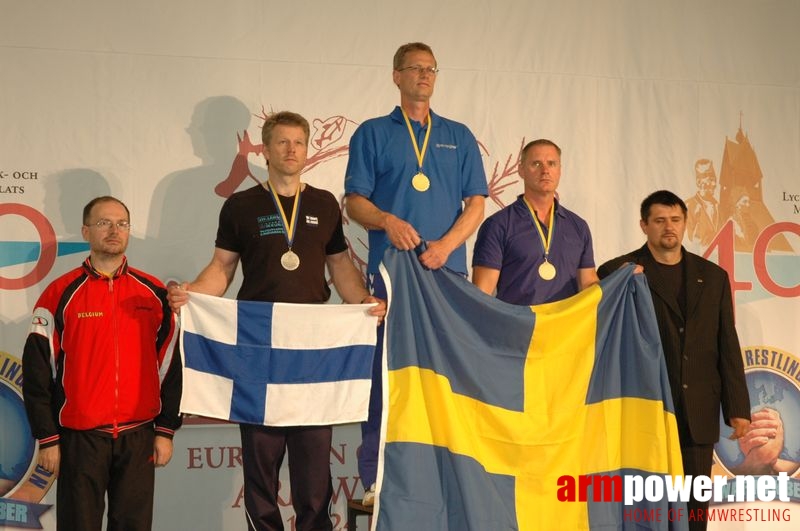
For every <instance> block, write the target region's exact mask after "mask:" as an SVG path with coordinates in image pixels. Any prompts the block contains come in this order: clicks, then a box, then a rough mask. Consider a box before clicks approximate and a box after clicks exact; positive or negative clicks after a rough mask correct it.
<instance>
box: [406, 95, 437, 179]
mask: <svg viewBox="0 0 800 531" xmlns="http://www.w3.org/2000/svg"><path fill="white" fill-rule="evenodd" d="M400 111H401V112H402V113H403V118H405V120H406V127H408V134H409V135H410V136H411V145H412V146H414V153H416V154H417V164H419V170H418V171H422V161H423V160H424V159H425V153H427V152H428V140H430V138H431V129H433V127H432V123H431V113H430V111H428V130H427V131H425V140H423V142H422V151H420V150H419V143H417V137H416V136H415V135H414V129H412V128H411V120H409V119H408V115H407V114H406V111H405V110H404V109H403V108H402V107H400Z"/></svg>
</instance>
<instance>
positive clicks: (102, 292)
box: [22, 196, 181, 531]
mask: <svg viewBox="0 0 800 531" xmlns="http://www.w3.org/2000/svg"><path fill="white" fill-rule="evenodd" d="M129 232H130V213H129V211H128V208H127V207H126V206H125V205H124V204H123V203H122V202H121V201H119V200H118V199H115V198H113V197H109V196H104V197H98V198H95V199H93V200H92V201H90V202H89V204H87V205H86V207H85V208H84V210H83V227H82V229H81V233H82V234H83V238H84V239H85V240H86V241H88V242H89V257H88V258H87V259H86V261H84V263H83V264H82V265H81V266H80V267H78V268H76V269H74V270H72V271H70V272H69V273H67V274H65V275H63V276H61V277H60V278H58V279H56V280H55V281H54V282H52V283H51V284H50V285H49V286H48V287H47V288H46V289H45V291H44V293H42V295H41V297H40V298H39V300H38V302H37V303H36V308H35V309H34V311H33V320H32V323H31V329H30V334H29V335H28V339H27V342H26V343H25V349H24V351H23V355H22V368H23V376H24V383H23V387H22V390H23V396H24V399H25V409H26V411H27V413H28V420H29V422H30V424H31V430H32V432H33V435H34V437H36V438H37V439H38V441H39V456H38V464H39V465H40V466H42V467H43V468H44V469H46V470H48V471H50V472H56V473H58V488H57V505H56V513H57V516H56V519H57V524H58V529H59V530H61V531H76V530H81V531H93V530H100V528H101V526H102V522H103V513H104V510H105V496H106V493H108V529H109V530H116V529H126V530H149V529H150V528H151V526H152V520H153V487H154V482H155V467H156V466H164V465H166V464H167V463H168V462H169V460H170V458H171V457H172V436H173V435H174V433H175V430H176V429H178V428H179V427H180V425H181V419H180V416H179V414H178V407H179V404H180V396H181V370H180V356H177V355H173V351H174V346H175V339H176V337H177V333H176V330H175V319H174V317H173V314H172V312H171V311H170V309H169V306H168V304H167V301H166V289H165V288H164V286H163V284H162V283H161V282H160V281H159V280H157V279H156V278H155V277H152V276H150V275H148V274H146V273H143V272H141V271H138V270H136V269H133V268H131V267H129V266H128V262H127V259H126V257H125V250H126V248H127V246H128V237H129Z"/></svg>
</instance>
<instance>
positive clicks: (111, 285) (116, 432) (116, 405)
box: [108, 277, 119, 439]
mask: <svg viewBox="0 0 800 531" xmlns="http://www.w3.org/2000/svg"><path fill="white" fill-rule="evenodd" d="M108 291H109V292H110V293H111V322H112V326H113V328H114V429H113V431H112V437H113V438H114V439H116V438H117V436H119V425H118V422H117V421H118V419H119V323H118V322H117V300H116V299H117V294H116V292H115V291H114V277H109V278H108Z"/></svg>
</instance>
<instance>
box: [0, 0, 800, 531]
mask: <svg viewBox="0 0 800 531" xmlns="http://www.w3.org/2000/svg"><path fill="white" fill-rule="evenodd" d="M798 22H800V3H798V2H796V1H794V0H761V1H752V0H724V1H723V0H709V1H697V0H694V1H688V0H675V1H672V2H663V1H656V0H598V1H582V0H564V1H560V2H545V1H542V0H494V1H491V0H462V1H455V0H445V1H440V2H425V1H421V0H406V1H405V2H384V1H374V0H373V1H367V0H340V1H338V2H313V1H306V2H276V1H272V0H268V1H263V0H229V1H227V2H212V1H209V0H201V1H197V0H194V1H189V0H172V1H169V2H163V1H158V2H157V1H153V0H144V1H140V2H121V1H118V0H112V1H99V0H98V1H93V0H69V1H64V2H43V1H41V0H32V1H28V2H16V1H11V0H0V81H2V82H1V83H0V298H1V299H0V320H2V322H1V323H0V334H2V337H1V338H0V351H3V352H6V353H9V354H10V355H11V356H15V357H17V358H19V357H20V356H21V351H22V345H23V343H24V339H25V335H26V332H27V328H28V316H29V314H30V311H31V308H32V304H33V303H34V302H35V300H36V298H37V297H38V295H39V293H40V292H41V290H42V289H43V288H44V286H45V285H46V284H47V283H48V282H49V281H51V280H53V279H54V278H56V277H57V276H58V275H60V274H62V273H64V272H66V271H67V270H69V269H71V268H73V267H75V266H76V265H77V264H78V262H79V261H80V260H81V258H82V257H83V255H84V254H85V249H86V248H85V246H82V245H81V244H80V243H81V239H80V230H79V229H80V212H81V209H82V207H83V205H84V204H85V203H86V202H87V201H88V200H89V199H90V198H91V197H94V196H96V195H100V194H106V193H111V194H113V195H116V196H118V197H120V198H122V199H123V200H124V201H125V202H126V203H127V204H128V206H129V207H130V209H131V214H132V223H133V224H134V229H133V231H132V238H131V245H130V248H129V257H130V261H131V263H132V264H134V265H135V266H139V267H141V268H143V269H145V270H148V271H150V272H151V273H153V274H156V275H158V276H159V277H161V278H163V279H164V280H165V281H166V280H167V279H170V278H178V279H192V278H194V276H195V275H196V274H197V273H198V272H199V270H200V268H201V267H202V266H203V265H205V264H206V263H207V261H208V259H209V258H210V256H211V252H212V248H213V240H214V232H215V228H216V216H217V213H218V211H219V207H220V206H221V204H222V201H223V200H224V198H223V197H222V196H221V195H220V194H219V193H217V192H215V189H216V190H217V191H218V192H220V193H222V195H226V194H228V193H230V191H232V190H233V189H235V188H236V187H237V186H238V187H239V188H243V187H247V186H250V185H251V184H253V183H254V182H255V181H254V180H253V179H254V178H255V179H259V178H264V176H265V175H266V172H265V170H264V164H263V158H261V157H260V156H259V155H258V154H257V146H258V144H260V124H261V118H260V117H261V116H263V113H264V112H269V111H270V110H293V111H296V112H299V113H301V114H303V115H304V116H306V118H308V119H309V121H310V122H312V149H311V150H310V152H309V155H310V156H312V157H313V162H314V163H313V165H311V166H312V167H311V168H310V169H309V171H308V172H307V173H306V176H305V178H306V180H308V181H309V182H311V183H312V184H314V185H316V186H320V187H324V188H328V189H330V190H331V191H332V192H334V194H337V195H338V196H341V194H342V189H343V174H344V168H345V165H346V160H347V159H346V155H347V153H346V147H347V143H348V140H349V137H350V135H351V134H352V132H353V130H354V129H355V127H356V126H357V124H358V123H360V122H362V121H363V120H365V119H367V118H370V117H373V116H377V115H380V114H386V113H388V112H389V111H391V109H392V108H393V106H394V105H396V104H397V103H398V101H399V98H398V94H397V90H396V88H395V87H394V86H393V85H392V83H391V59H392V55H393V54H394V51H395V50H396V48H397V46H398V45H400V44H402V43H405V42H409V41H415V40H421V41H425V42H427V43H429V44H430V45H431V46H432V47H433V49H434V51H435V53H436V56H437V59H438V61H439V66H440V68H441V72H440V74H439V76H438V81H437V86H436V93H435V95H434V99H433V108H434V110H435V111H436V112H438V113H440V114H442V115H444V116H447V117H450V118H454V119H457V120H459V121H462V122H464V123H466V124H467V125H468V126H469V127H470V128H471V129H472V131H473V132H474V133H475V135H476V137H477V138H478V140H479V141H480V143H481V145H482V148H483V154H484V163H485V167H486V171H487V176H488V177H489V179H490V189H491V190H492V197H491V200H490V201H488V202H487V205H488V206H487V212H486V213H487V215H488V214H491V213H492V212H494V211H496V210H497V209H498V208H500V207H501V206H502V205H507V204H509V203H510V202H512V201H513V200H514V198H515V197H516V195H517V194H518V193H519V192H520V190H521V184H520V183H519V182H518V177H517V176H516V173H515V172H514V166H515V162H516V159H517V155H518V152H519V148H520V146H521V144H522V143H523V141H528V140H532V139H534V138H539V137H547V138H551V139H553V140H554V141H556V142H557V143H559V144H560V145H561V147H562V148H563V150H564V154H563V166H564V169H563V176H562V181H561V186H560V190H559V191H560V196H561V199H562V201H563V203H564V204H565V205H566V206H567V207H568V208H570V209H571V210H573V211H575V212H577V213H579V214H580V215H581V216H583V217H584V218H585V219H586V220H587V221H588V223H589V225H590V227H591V228H592V231H593V235H594V244H595V257H596V260H597V263H598V265H599V264H600V263H602V262H603V261H605V260H606V259H609V258H612V257H614V256H616V255H618V254H620V253H622V252H625V251H628V250H631V249H633V248H634V247H638V246H639V245H641V244H642V243H643V237H642V235H641V232H640V231H639V228H638V221H637V220H638V204H639V202H640V201H641V200H642V198H643V197H644V196H645V195H647V194H648V193H650V192H651V191H653V190H655V189H658V188H669V189H671V190H673V191H675V192H676V193H678V194H679V195H681V196H682V197H684V198H689V197H691V196H692V195H693V194H694V193H695V191H696V187H695V170H694V168H695V162H696V161H697V160H699V159H709V160H711V161H712V163H713V165H714V168H715V170H716V174H717V176H718V178H719V180H720V184H721V185H722V187H723V188H725V190H728V191H729V192H731V193H734V192H733V191H732V189H734V188H735V189H736V194H735V195H737V197H736V198H734V199H733V201H736V199H739V198H740V197H741V196H742V195H743V194H742V193H739V191H740V189H744V191H745V192H746V194H744V195H748V199H749V202H750V204H749V208H750V211H749V212H750V214H751V215H750V219H755V220H756V221H755V225H756V227H755V228H756V229H757V230H756V231H755V233H754V234H751V235H750V236H749V237H748V238H745V240H746V241H745V240H743V242H744V243H742V245H741V246H740V248H739V249H738V250H737V251H736V252H735V253H734V247H735V245H734V241H735V234H736V229H739V230H741V227H742V226H743V225H742V223H741V221H740V220H741V218H735V219H734V220H733V221H732V222H731V223H732V224H731V225H729V226H728V227H729V229H730V230H729V232H726V231H725V230H723V231H722V233H721V236H720V238H718V239H717V241H716V243H714V244H712V245H711V248H710V249H708V255H709V257H710V259H712V260H714V261H718V262H719V263H721V264H722V265H724V266H725V267H726V269H728V271H729V273H730V274H731V276H732V278H733V279H734V280H735V281H736V282H742V283H750V287H749V288H747V289H738V288H739V286H738V284H737V285H736V287H737V292H736V303H737V316H738V326H739V332H740V338H741V340H742V346H743V348H744V349H745V350H747V349H748V348H749V349H751V351H752V350H753V349H763V348H766V349H773V350H774V349H777V350H779V351H781V352H782V353H785V354H786V356H787V357H792V359H800V332H798V324H800V305H798V296H800V267H799V266H800V260H798V254H797V252H798V249H800V180H798V176H800V61H798V57H800V33H798V31H797V25H798ZM245 133H247V134H248V135H249V141H248V137H245V136H244V135H245ZM737 135H739V136H738V140H737ZM726 141H727V142H729V143H731V144H733V147H730V146H729V151H728V154H729V157H728V158H727V159H725V160H723V159H724V155H725V147H726ZM748 143H749V145H750V146H751V147H752V152H753V153H755V156H756V161H757V162H756V164H757V165H753V163H752V158H750V159H748V158H747V156H746V155H747V154H748V153H750V152H745V155H742V154H741V148H742V146H745V147H746V146H747V144H748ZM737 147H738V148H739V151H736V152H735V153H734V151H735V149H734V148H737ZM736 153H739V155H738V156H737V155H736ZM757 169H760V172H761V173H760V176H759V175H758V173H757ZM220 183H223V184H222V185H221V187H218V185H219V184H220ZM509 183H510V186H508V187H506V188H503V185H504V184H509ZM721 191H722V190H721V189H720V188H718V189H717V192H716V195H717V197H718V198H720V199H721V200H722V199H724V198H723V197H722V196H721ZM745 208H747V205H745V206H743V207H741V209H745ZM764 212H766V213H767V216H766V217H765V216H764V215H763V214H764ZM734 213H735V212H734V211H731V214H734ZM755 213H758V214H759V215H755ZM744 214H745V215H746V214H747V212H744ZM346 221H347V220H346ZM723 221H724V220H723ZM776 223H777V224H778V225H777V226H776ZM771 230H772V231H775V232H780V235H779V236H778V237H777V238H775V239H774V240H772V242H773V247H770V251H769V252H766V253H764V252H761V253H759V249H758V247H759V240H758V235H761V236H762V240H761V243H764V242H765V241H766V240H765V238H767V235H768V234H770V231H771ZM751 232H752V231H751ZM346 235H347V236H348V239H349V242H350V244H351V248H352V250H353V254H354V256H355V257H356V258H357V259H359V260H365V259H366V247H365V242H366V237H365V232H364V231H363V229H361V228H360V227H357V226H355V224H350V223H348V225H347V226H346ZM71 244H72V245H71ZM687 244H688V245H689V247H690V249H692V250H694V251H696V252H699V253H701V254H702V253H706V251H707V249H706V248H705V246H704V247H701V246H700V245H699V244H697V243H695V242H687ZM754 245H755V247H756V250H755V252H754V251H753V248H754ZM468 246H469V248H470V250H471V246H472V240H470V241H469V242H468ZM48 253H50V254H49V255H48ZM53 253H55V254H53ZM48 256H51V258H48ZM761 259H763V260H764V264H765V265H764V266H754V263H756V264H757V263H759V261H760V260H761ZM773 282H774V283H775V285H773ZM776 286H777V287H776ZM228 295H229V296H234V295H235V290H234V289H233V288H232V290H231V291H230V292H229V294H228ZM758 368H759V367H755V366H750V365H748V370H750V369H753V370H755V369H758ZM762 368H763V367H762ZM766 370H770V371H772V372H774V373H776V374H779V375H783V376H782V377H783V378H784V379H785V380H786V381H787V382H789V383H791V385H792V386H794V387H791V386H790V387H791V388H790V390H791V393H792V396H795V397H797V396H800V390H798V387H797V386H798V385H799V384H800V377H797V378H794V379H793V377H794V376H795V374H794V373H791V372H790V371H788V369H787V370H783V371H782V370H781V369H780V368H779V367H775V366H768V367H766ZM796 409H798V408H795V407H794V406H786V409H785V410H781V413H782V415H784V420H785V422H786V423H787V425H786V448H785V451H784V454H785V455H784V457H785V458H786V459H788V460H790V461H792V460H793V461H800V411H795V410H796ZM794 419H797V420H798V423H794V424H793V423H791V422H790V421H792V420H794ZM4 437H6V439H5V440H8V438H9V437H11V435H8V434H7V435H5V436H4ZM359 439H360V436H359V432H358V429H357V427H355V426H347V427H343V428H339V429H337V430H336V441H335V443H334V449H333V450H334V451H333V452H332V458H331V462H332V466H334V477H335V478H337V477H342V478H345V479H344V480H343V482H342V485H345V486H347V488H344V487H342V488H341V489H340V491H341V493H342V495H341V496H340V497H339V498H338V500H337V503H336V507H335V512H336V513H337V514H338V515H339V517H337V519H340V517H341V516H342V515H343V513H344V499H345V498H346V497H348V496H357V497H360V495H361V492H362V491H361V487H360V485H359V486H357V487H355V486H354V485H355V484H356V476H357V471H356V468H355V448H356V447H357V446H358V444H359ZM0 440H2V439H1V438H0ZM237 446H238V430H234V429H230V428H219V427H212V428H209V427H187V428H185V429H183V430H182V431H181V432H180V433H179V434H178V436H177V438H176V455H175V458H174V460H173V462H172V463H171V464H170V466H169V467H168V468H167V469H165V470H161V471H159V474H158V485H157V503H156V511H157V514H156V522H155V528H156V529H176V530H180V529H187V530H188V529H209V530H215V529H240V528H242V527H243V526H244V520H243V514H242V509H241V508H240V507H239V506H238V501H237V496H238V494H239V490H240V489H241V472H240V469H239V468H238V467H237V466H236V464H235V459H234V460H233V461H232V463H233V465H232V466H230V467H226V466H220V467H219V468H213V467H211V466H210V465H206V466H204V467H199V466H194V465H198V464H200V463H201V461H197V457H196V456H197V455H199V453H204V452H205V450H197V449H202V448H206V447H208V448H212V450H209V452H210V455H211V457H212V460H211V464H214V463H215V461H214V460H215V459H216V457H215V455H217V454H214V451H215V450H213V449H214V448H220V447H222V448H233V449H232V450H230V451H234V452H235V451H236V447H237ZM342 448H343V449H342ZM219 451H220V452H221V453H220V454H219V455H223V454H224V453H225V452H226V451H227V450H219ZM198 452H199V453H198ZM7 457H8V456H7V455H4V454H3V452H2V451H0V458H1V459H6V458H7ZM193 459H194V461H193ZM342 461H343V462H342ZM336 481H337V480H336V479H335V482H336ZM337 489H339V487H338V486H337ZM54 490H55V489H52V490H51V493H50V494H48V495H47V497H46V498H45V499H44V500H43V501H42V503H52V500H53V499H54V496H53V492H54ZM285 491H286V499H287V500H288V489H285ZM7 496H12V494H7ZM770 507H771V506H770ZM789 507H790V508H791V509H792V511H793V515H794V516H793V520H795V524H794V525H796V521H797V520H798V519H800V509H797V508H796V507H800V506H798V505H797V504H796V503H792V504H789ZM781 508H784V507H783V506H781ZM52 513H53V511H52V510H51V511H49V512H48V513H46V514H45V516H44V517H43V520H42V521H43V522H44V524H45V527H46V528H53V527H54V526H53V521H54V520H53V518H52ZM286 519H287V522H290V521H291V511H290V510H289V509H288V508H287V513H286ZM0 525H2V524H0ZM743 525H744V524H741V523H734V522H729V523H725V524H717V528H718V529H740V528H742V526H743ZM759 526H760V528H764V529H773V528H778V526H777V524H774V523H769V524H754V523H750V524H748V527H747V528H748V529H751V528H759ZM784 526H785V527H786V528H790V527H791V524H784ZM342 528H343V522H340V523H339V524H338V526H337V529H342Z"/></svg>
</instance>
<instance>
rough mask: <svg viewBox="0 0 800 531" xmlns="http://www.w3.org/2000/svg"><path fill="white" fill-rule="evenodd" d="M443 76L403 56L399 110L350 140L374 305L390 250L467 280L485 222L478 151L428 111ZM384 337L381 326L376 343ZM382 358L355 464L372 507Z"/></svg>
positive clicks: (460, 130)
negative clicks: (470, 252)
mask: <svg viewBox="0 0 800 531" xmlns="http://www.w3.org/2000/svg"><path fill="white" fill-rule="evenodd" d="M438 72H439V69H438V67H437V63H436V58H435V57H434V55H433V50H431V48H430V46H428V45H427V44H424V43H420V42H414V43H409V44H404V45H403V46H401V47H400V48H398V50H397V52H396V53H395V55H394V64H393V72H392V80H393V81H394V84H395V85H396V86H397V88H398V89H399V90H400V105H399V106H398V107H395V109H394V110H393V111H392V112H391V114H389V115H387V116H382V117H379V118H373V119H371V120H367V121H365V122H364V123H363V124H361V126H359V128H358V129H357V130H356V132H355V133H354V134H353V137H352V138H351V139H350V159H349V161H348V164H347V174H346V177H345V193H346V194H347V202H346V208H347V213H348V214H349V216H350V217H351V218H353V219H354V220H356V221H357V222H359V223H360V224H361V225H363V226H364V227H365V228H366V229H367V230H368V231H369V259H368V263H367V273H368V274H369V276H370V283H371V284H372V289H373V291H374V294H375V296H376V297H381V296H382V297H385V293H386V288H385V286H384V285H383V282H382V280H381V278H380V275H379V274H378V266H379V265H380V262H381V260H382V258H383V254H384V252H385V251H386V249H387V248H388V247H389V246H390V245H392V246H394V247H396V248H398V249H400V250H403V251H410V250H412V249H414V248H416V247H417V246H419V245H420V244H421V243H422V242H423V241H424V242H425V243H426V244H427V247H426V249H425V250H424V251H423V252H422V253H421V254H420V256H419V260H420V262H421V263H422V264H423V265H424V266H426V267H428V268H430V269H439V268H441V267H447V268H449V269H451V270H453V271H455V272H457V273H460V274H462V275H465V276H466V274H467V263H466V248H465V245H464V242H465V241H466V240H467V238H468V237H469V236H470V235H471V234H472V233H473V232H474V231H475V229H477V228H478V225H480V222H481V220H482V219H483V207H484V197H485V196H486V195H487V194H488V190H487V186H486V174H485V172H484V169H483V164H482V162H481V156H480V152H479V151H478V143H477V141H476V140H475V137H474V136H473V134H472V133H471V132H470V131H469V129H467V127H466V126H465V125H463V124H461V123H458V122H454V121H452V120H448V119H447V118H443V117H441V116H439V115H438V114H435V113H434V112H433V111H432V110H431V108H430V99H431V96H432V95H433V88H434V85H435V83H436V75H437V73H438ZM381 293H382V294H383V295H379V294H381ZM382 333H383V328H382V327H381V329H380V332H379V337H378V345H381V344H382ZM381 359H382V353H381V352H380V347H379V349H378V351H377V352H376V363H374V364H373V378H372V396H371V397H370V412H369V419H368V420H367V422H366V423H364V424H363V425H362V437H363V440H362V446H361V452H360V453H359V461H358V466H359V473H360V475H361V481H362V482H363V484H364V487H365V489H367V492H366V494H365V496H364V505H372V503H374V492H375V480H376V476H377V462H378V444H379V438H380V417H381V392H382V391H381V377H380V375H381V363H380V360H381Z"/></svg>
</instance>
